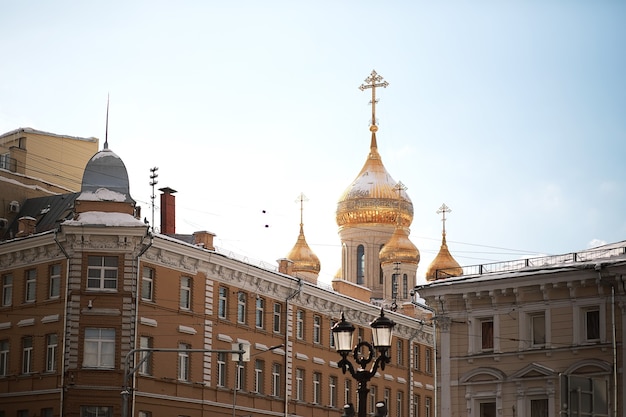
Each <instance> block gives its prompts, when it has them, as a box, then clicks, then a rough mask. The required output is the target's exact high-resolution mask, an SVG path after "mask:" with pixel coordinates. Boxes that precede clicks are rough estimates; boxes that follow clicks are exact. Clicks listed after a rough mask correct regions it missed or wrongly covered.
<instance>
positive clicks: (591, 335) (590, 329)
mask: <svg viewBox="0 0 626 417" xmlns="http://www.w3.org/2000/svg"><path fill="white" fill-rule="evenodd" d="M584 323H585V333H584V334H585V341H587V342H597V341H599V340H600V309H599V308H597V307H594V308H588V309H586V310H585V313H584Z"/></svg>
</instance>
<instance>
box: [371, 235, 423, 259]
mask: <svg viewBox="0 0 626 417" xmlns="http://www.w3.org/2000/svg"><path fill="white" fill-rule="evenodd" d="M378 258H379V259H380V263H381V264H382V265H385V264H390V263H394V262H400V263H403V264H415V265H417V264H419V262H420V251H419V250H418V249H417V247H416V246H415V245H414V244H413V242H411V240H410V239H409V233H408V230H407V229H406V228H404V227H396V229H395V230H394V231H393V235H391V238H390V239H389V241H388V242H387V243H385V246H383V248H382V249H381V250H380V252H378Z"/></svg>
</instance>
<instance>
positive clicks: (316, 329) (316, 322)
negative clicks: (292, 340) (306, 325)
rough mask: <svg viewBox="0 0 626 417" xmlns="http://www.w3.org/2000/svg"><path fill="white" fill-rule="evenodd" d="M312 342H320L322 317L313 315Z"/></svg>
mask: <svg viewBox="0 0 626 417" xmlns="http://www.w3.org/2000/svg"><path fill="white" fill-rule="evenodd" d="M313 343H322V318H321V317H320V316H313Z"/></svg>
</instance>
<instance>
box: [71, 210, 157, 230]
mask: <svg viewBox="0 0 626 417" xmlns="http://www.w3.org/2000/svg"><path fill="white" fill-rule="evenodd" d="M62 224H63V225H68V226H84V225H102V226H128V227H139V226H141V227H147V226H146V224H145V223H144V222H142V221H141V220H138V219H136V218H134V217H133V216H131V215H130V214H126V213H106V212H103V211H87V212H85V213H81V214H79V215H78V219H76V220H66V221H64V222H63V223H62Z"/></svg>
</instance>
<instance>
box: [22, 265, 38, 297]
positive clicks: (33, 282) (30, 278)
mask: <svg viewBox="0 0 626 417" xmlns="http://www.w3.org/2000/svg"><path fill="white" fill-rule="evenodd" d="M36 296H37V270H36V269H29V270H28V271H26V282H25V293H24V301H26V302H27V303H32V302H33V301H35V298H36Z"/></svg>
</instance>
